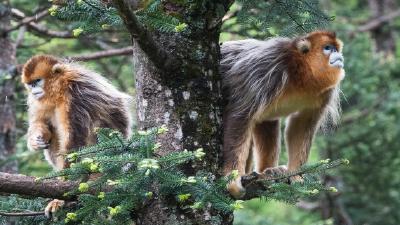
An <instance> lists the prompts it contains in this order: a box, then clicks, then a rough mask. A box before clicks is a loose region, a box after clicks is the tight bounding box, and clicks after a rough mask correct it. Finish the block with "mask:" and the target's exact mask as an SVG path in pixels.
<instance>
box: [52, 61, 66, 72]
mask: <svg viewBox="0 0 400 225" xmlns="http://www.w3.org/2000/svg"><path fill="white" fill-rule="evenodd" d="M64 70H65V65H63V64H60V63H57V64H55V65H54V66H53V68H51V72H52V73H54V74H60V73H62V72H64Z"/></svg>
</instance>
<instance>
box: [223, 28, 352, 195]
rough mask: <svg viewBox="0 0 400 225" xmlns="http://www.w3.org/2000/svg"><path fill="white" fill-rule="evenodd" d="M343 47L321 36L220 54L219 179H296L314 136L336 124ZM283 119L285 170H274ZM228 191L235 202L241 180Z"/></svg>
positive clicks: (241, 45) (243, 44)
mask: <svg viewBox="0 0 400 225" xmlns="http://www.w3.org/2000/svg"><path fill="white" fill-rule="evenodd" d="M342 47H343V44H342V42H341V41H340V40H339V39H338V38H336V34H335V33H332V32H326V31H316V32H312V33H309V34H307V35H305V36H303V37H297V38H293V39H290V38H281V37H278V38H272V39H269V40H266V41H259V40H254V39H249V40H241V41H229V42H226V43H224V44H223V45H222V46H221V54H222V59H221V64H220V71H221V73H222V76H223V88H224V95H225V98H226V99H227V100H228V104H227V106H226V108H225V111H224V147H223V173H224V174H226V175H227V174H230V173H231V172H232V171H233V170H237V171H238V172H239V175H240V176H243V175H245V174H246V173H249V172H251V170H253V169H254V170H255V172H257V173H265V172H269V173H275V172H285V171H295V170H297V169H299V167H300V166H302V165H303V164H304V163H305V162H306V161H307V158H308V155H309V151H310V147H311V143H312V140H313V137H314V134H315V133H316V131H317V130H318V128H319V127H321V125H324V124H326V122H327V121H329V120H331V121H332V122H336V121H337V120H338V118H339V112H340V105H339V97H338V93H339V83H340V82H341V80H342V79H343V78H344V75H345V73H344V69H343V67H344V59H343V55H342V53H341V52H342ZM283 117H286V118H287V119H286V128H285V142H286V148H287V150H288V155H289V160H288V164H287V166H278V160H279V152H280V120H281V118H283ZM253 161H254V168H253ZM301 180H302V178H301V177H299V176H297V177H293V178H292V181H301ZM228 190H229V191H230V193H231V194H232V195H233V196H235V197H238V198H239V197H241V196H242V195H243V194H244V193H245V190H244V188H243V187H242V185H241V182H240V177H239V178H238V179H237V180H236V181H234V182H232V183H231V184H229V186H228Z"/></svg>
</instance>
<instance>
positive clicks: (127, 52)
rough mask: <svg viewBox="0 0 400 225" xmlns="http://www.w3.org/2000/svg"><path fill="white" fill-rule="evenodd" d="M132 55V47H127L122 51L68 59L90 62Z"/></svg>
mask: <svg viewBox="0 0 400 225" xmlns="http://www.w3.org/2000/svg"><path fill="white" fill-rule="evenodd" d="M132 53H133V50H132V47H125V48H120V49H110V50H104V51H99V52H94V53H90V54H86V55H78V56H71V57H68V59H71V60H75V61H89V60H95V59H101V58H105V57H111V56H120V55H131V54H132Z"/></svg>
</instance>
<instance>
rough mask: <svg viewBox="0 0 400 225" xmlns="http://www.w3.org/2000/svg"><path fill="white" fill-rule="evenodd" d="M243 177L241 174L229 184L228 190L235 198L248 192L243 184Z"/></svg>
mask: <svg viewBox="0 0 400 225" xmlns="http://www.w3.org/2000/svg"><path fill="white" fill-rule="evenodd" d="M241 179H242V178H241V177H240V176H239V177H238V178H236V179H235V180H234V181H232V182H231V183H229V184H228V191H229V193H230V194H231V195H232V196H233V197H234V198H237V199H239V198H241V197H243V196H244V194H245V193H246V190H245V189H244V187H243V186H242V182H241Z"/></svg>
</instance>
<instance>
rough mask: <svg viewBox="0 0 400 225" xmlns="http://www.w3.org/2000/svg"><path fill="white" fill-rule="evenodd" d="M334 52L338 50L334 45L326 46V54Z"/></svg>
mask: <svg viewBox="0 0 400 225" xmlns="http://www.w3.org/2000/svg"><path fill="white" fill-rule="evenodd" d="M332 52H337V49H336V47H335V46H334V45H331V44H329V45H325V46H324V54H325V55H329V54H330V53H332Z"/></svg>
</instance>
